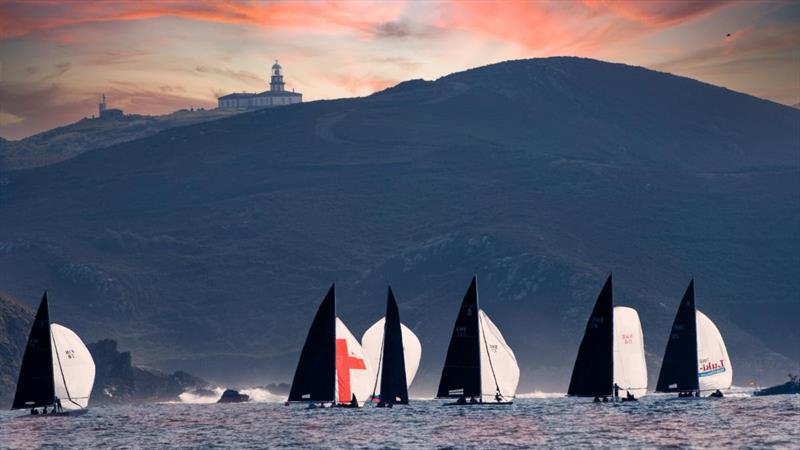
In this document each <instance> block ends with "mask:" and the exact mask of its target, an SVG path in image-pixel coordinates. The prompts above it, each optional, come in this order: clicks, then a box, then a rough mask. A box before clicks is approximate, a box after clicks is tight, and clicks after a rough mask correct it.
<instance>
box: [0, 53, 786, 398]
mask: <svg viewBox="0 0 800 450" xmlns="http://www.w3.org/2000/svg"><path fill="white" fill-rule="evenodd" d="M799 131H800V111H797V110H796V109H793V108H790V107H786V106H782V105H778V104H775V103H772V102H768V101H765V100H761V99H757V98H754V97H750V96H747V95H743V94H739V93H736V92H732V91H729V90H727V89H723V88H719V87H715V86H711V85H708V84H704V83H700V82H697V81H694V80H690V79H687V78H681V77H676V76H673V75H669V74H665V73H659V72H653V71H650V70H646V69H643V68H638V67H630V66H625V65H620V64H609V63H604V62H600V61H594V60H587V59H578V58H548V59H533V60H524V61H510V62H505V63H501V64H496V65H492V66H486V67H481V68H478V69H473V70H469V71H465V72H461V73H456V74H452V75H449V76H446V77H443V78H440V79H438V80H436V81H422V80H416V81H411V82H406V83H402V84H400V85H398V86H396V87H394V88H391V89H388V90H386V91H383V92H380V93H377V94H375V95H372V96H369V97H365V98H358V99H344V100H336V101H320V102H312V103H305V104H301V105H294V106H289V107H286V108H280V109H273V110H262V111H257V112H253V113H248V114H242V115H237V116H235V117H231V118H227V119H222V120H217V121H213V122H206V123H202V124H198V125H192V126H188V127H181V128H173V129H169V130H165V131H162V132H160V133H158V134H155V135H152V136H149V137H146V138H143V139H139V140H135V141H131V142H127V143H123V144H119V145H116V146H113V147H111V148H108V149H106V150H103V151H91V152H87V153H85V154H83V155H80V156H78V157H75V158H73V159H70V160H68V161H64V162H62V163H59V164H54V165H50V166H47V167H41V168H37V169H34V170H26V171H17V172H13V173H11V174H9V175H7V180H6V182H5V185H4V186H3V189H2V191H0V202H1V203H0V204H1V205H2V208H4V210H6V211H13V212H14V214H4V217H3V220H2V221H0V236H3V237H2V242H0V286H3V288H4V289H5V290H8V291H10V292H14V293H15V294H17V295H18V297H20V298H24V299H26V300H31V304H33V300H34V299H36V298H37V295H38V294H39V293H40V292H41V289H42V287H43V286H49V288H50V292H51V294H52V296H51V305H53V306H54V309H56V308H57V310H58V311H59V314H69V317H70V318H74V320H75V322H76V323H77V324H79V325H80V329H79V330H78V332H79V333H80V334H81V335H82V336H85V337H86V338H87V339H89V340H94V339H99V338H102V337H107V336H110V337H113V338H115V339H116V340H118V341H119V342H120V345H121V346H124V347H125V348H129V349H131V350H132V351H133V352H134V353H135V354H136V355H137V358H139V360H140V361H143V362H144V363H146V364H148V365H150V366H157V367H160V368H162V369H165V370H175V369H183V370H187V371H189V372H191V373H194V374H196V375H198V376H201V377H203V378H205V379H208V380H210V381H212V382H215V381H223V382H225V383H227V384H237V385H245V384H246V383H253V384H265V383H269V382H281V381H288V380H290V379H291V374H292V371H293V370H294V367H295V364H296V362H297V357H298V352H299V349H300V347H301V346H302V343H303V340H304V339H305V334H306V330H307V327H308V325H309V323H310V321H311V318H312V315H313V314H314V311H315V310H316V308H317V306H318V304H319V302H320V301H321V299H322V297H323V295H324V294H325V291H326V289H327V287H328V286H329V285H330V283H331V282H333V281H337V286H338V298H339V303H338V311H339V314H340V316H341V317H342V318H343V320H344V321H345V322H346V323H347V324H348V325H349V326H350V327H351V329H352V330H353V332H354V333H355V334H356V335H359V336H360V334H361V333H362V332H363V331H364V330H365V329H366V328H367V327H368V326H369V325H370V324H371V323H372V322H373V321H375V320H377V319H378V318H379V317H380V316H381V315H382V314H383V309H384V307H385V290H386V284H387V283H391V284H392V286H393V288H394V290H395V293H396V295H397V299H398V301H399V303H400V313H401V317H402V319H403V321H404V322H405V323H406V324H408V325H409V326H410V327H411V328H412V329H414V330H415V332H416V333H417V334H418V335H419V337H420V339H421V341H422V344H423V361H422V365H421V368H420V376H419V380H420V383H419V384H418V385H417V386H415V388H416V390H417V392H427V393H430V392H431V391H432V390H433V385H434V384H435V383H436V381H437V377H438V376H439V373H440V370H441V365H442V361H443V359H444V352H445V346H446V343H447V340H448V337H449V333H450V331H451V327H452V323H453V320H454V317H455V313H456V311H457V308H458V304H459V302H460V301H461V297H462V295H463V293H464V291H465V290H466V287H467V284H468V282H469V279H470V277H471V275H472V274H473V273H477V274H478V277H479V278H478V279H479V289H480V298H481V304H482V306H483V307H484V309H485V310H486V311H487V313H488V314H489V315H490V316H491V317H492V318H493V320H494V322H495V323H496V324H498V326H499V327H500V328H501V329H502V330H503V332H504V334H505V336H506V338H507V340H508V342H509V344H510V345H511V346H512V348H514V349H515V351H516V354H517V357H518V360H519V361H520V365H521V366H522V374H523V375H522V387H521V390H522V391H529V390H533V389H547V390H561V391H563V390H565V389H566V385H567V383H568V379H569V373H570V370H571V366H572V364H573V362H574V358H575V354H576V352H577V347H578V343H579V341H580V339H581V335H582V332H583V329H584V327H585V323H586V319H587V317H588V315H589V313H590V310H591V307H592V304H593V302H594V300H595V298H596V295H597V293H598V291H599V289H600V287H601V284H602V281H603V280H604V278H605V276H606V275H607V274H608V273H609V272H613V273H614V278H615V288H616V290H615V296H616V302H617V303H618V304H622V305H628V306H632V307H635V308H636V309H638V310H639V312H640V315H641V316H642V320H643V325H644V331H645V337H646V346H647V352H648V359H649V363H650V366H651V370H652V372H651V381H652V382H653V383H655V378H656V376H657V375H656V374H657V372H656V370H657V368H658V364H659V363H660V357H661V355H662V353H663V350H664V346H665V342H666V338H667V335H668V333H669V329H670V326H671V322H672V319H673V316H674V313H675V310H676V308H677V304H678V302H679V300H680V297H681V295H682V293H683V290H684V289H685V287H686V285H687V283H688V281H689V278H690V277H691V276H692V275H694V276H695V278H696V285H697V296H698V297H697V299H698V305H699V308H700V309H702V310H703V311H704V312H706V313H707V314H708V315H709V316H710V317H712V318H713V319H714V320H715V321H716V322H717V323H718V325H719V327H720V328H721V329H722V331H723V333H724V335H725V337H726V340H727V342H728V346H729V350H730V353H731V357H732V358H733V364H734V365H735V366H736V368H735V370H734V376H735V382H736V383H738V384H745V383H747V381H748V380H749V379H751V378H754V377H757V378H758V379H759V381H761V382H762V383H768V382H769V381H770V380H772V379H774V381H776V382H777V381H780V379H782V378H783V376H784V373H786V372H787V371H788V370H796V367H797V365H798V364H800V353H799V352H800V350H798V347H797V346H796V344H795V343H796V342H798V341H800V334H798V333H799V332H798V329H797V327H796V323H795V322H796V320H795V318H796V317H797V314H798V312H800V302H798V301H797V298H798V292H800V264H798V263H799V262H800V260H799V259H798V258H799V257H798V255H800V235H798V230H800V204H798V201H797V199H798V197H799V195H798V194H799V193H800V176H798V175H800V158H798V155H799V154H800V146H799V145H798V141H797V136H798V135H799V133H798V132H799Z"/></svg>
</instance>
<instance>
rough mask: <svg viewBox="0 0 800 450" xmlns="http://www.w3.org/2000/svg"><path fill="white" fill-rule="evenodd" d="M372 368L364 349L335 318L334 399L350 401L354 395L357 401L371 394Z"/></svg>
mask: <svg viewBox="0 0 800 450" xmlns="http://www.w3.org/2000/svg"><path fill="white" fill-rule="evenodd" d="M372 381H373V375H372V368H371V367H370V363H369V361H368V360H367V357H366V355H365V354H364V349H363V348H361V344H359V343H358V341H357V340H356V338H355V337H354V336H353V334H352V333H351V332H350V330H348V329H347V327H346V326H345V324H344V322H342V320H341V319H339V318H338V317H337V318H336V401H337V402H339V403H350V401H351V400H352V398H353V395H355V397H356V399H357V400H358V402H359V403H363V402H364V401H366V400H367V397H369V396H370V394H372Z"/></svg>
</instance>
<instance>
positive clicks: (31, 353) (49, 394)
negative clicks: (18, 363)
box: [11, 292, 95, 416]
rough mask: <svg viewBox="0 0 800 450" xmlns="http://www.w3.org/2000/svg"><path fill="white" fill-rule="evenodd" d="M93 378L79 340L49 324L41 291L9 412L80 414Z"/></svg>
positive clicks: (90, 362) (85, 407) (91, 362)
mask: <svg viewBox="0 0 800 450" xmlns="http://www.w3.org/2000/svg"><path fill="white" fill-rule="evenodd" d="M94 376H95V367H94V360H93V359H92V355H91V353H89V349H87V348H86V345H84V344H83V341H81V338H79V337H78V335H77V334H75V332H73V331H72V330H70V329H69V328H67V327H65V326H63V325H59V324H57V323H50V311H49V308H48V303H47V292H45V293H44V296H43V297H42V301H41V303H40V304H39V309H38V310H37V311H36V318H35V319H34V320H33V326H32V327H31V332H30V335H29V336H28V343H27V345H26V347H25V355H24V356H23V357H22V367H20V371H19V380H18V381H17V390H16V393H15V395H14V402H13V404H12V407H11V409H30V410H31V414H32V415H47V416H53V415H80V414H84V413H86V412H87V411H88V406H89V396H90V395H91V393H92V387H93V386H94ZM38 408H43V411H42V412H41V413H40V412H39V410H38ZM48 408H51V409H50V411H48ZM45 413H47V414H45Z"/></svg>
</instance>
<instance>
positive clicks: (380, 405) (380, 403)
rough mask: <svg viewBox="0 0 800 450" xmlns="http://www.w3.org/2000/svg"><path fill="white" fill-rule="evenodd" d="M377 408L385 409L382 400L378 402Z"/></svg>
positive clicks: (384, 403)
mask: <svg viewBox="0 0 800 450" xmlns="http://www.w3.org/2000/svg"><path fill="white" fill-rule="evenodd" d="M378 408H386V402H384V401H383V400H381V401H379V402H378Z"/></svg>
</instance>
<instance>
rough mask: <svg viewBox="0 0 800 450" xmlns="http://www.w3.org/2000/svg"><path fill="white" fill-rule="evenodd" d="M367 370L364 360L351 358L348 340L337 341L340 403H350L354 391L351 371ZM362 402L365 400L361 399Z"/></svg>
mask: <svg viewBox="0 0 800 450" xmlns="http://www.w3.org/2000/svg"><path fill="white" fill-rule="evenodd" d="M351 369H356V370H366V369H367V366H366V364H364V360H363V359H362V358H359V357H357V356H350V352H349V351H348V349H347V339H336V374H337V375H336V376H337V382H338V384H339V403H350V400H351V399H352V391H351V389H350V370H351ZM359 400H362V401H363V399H359Z"/></svg>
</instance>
